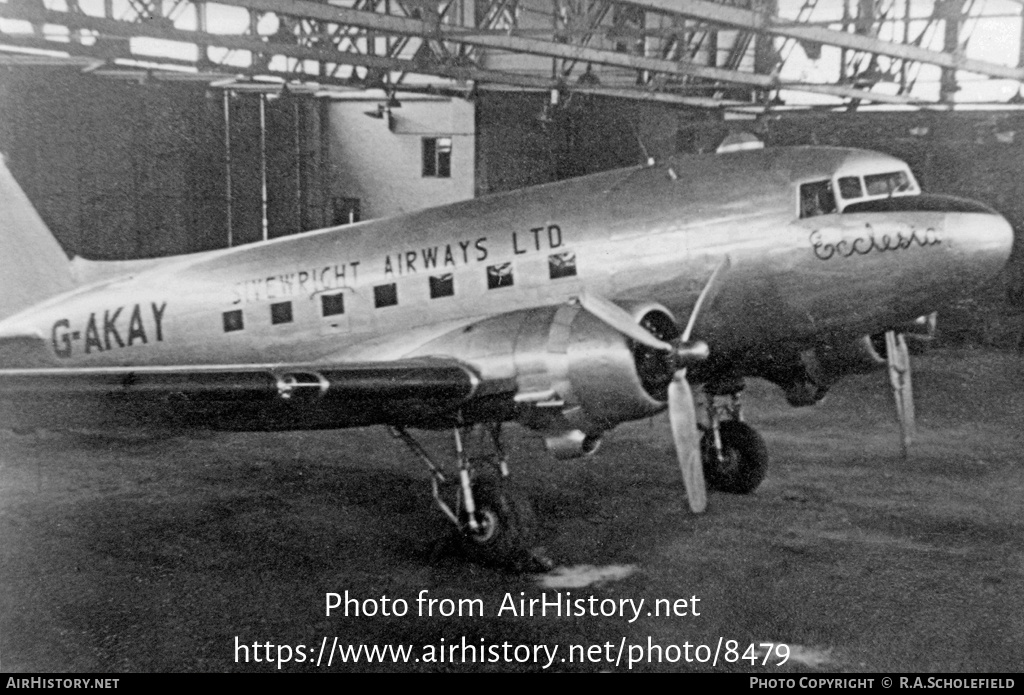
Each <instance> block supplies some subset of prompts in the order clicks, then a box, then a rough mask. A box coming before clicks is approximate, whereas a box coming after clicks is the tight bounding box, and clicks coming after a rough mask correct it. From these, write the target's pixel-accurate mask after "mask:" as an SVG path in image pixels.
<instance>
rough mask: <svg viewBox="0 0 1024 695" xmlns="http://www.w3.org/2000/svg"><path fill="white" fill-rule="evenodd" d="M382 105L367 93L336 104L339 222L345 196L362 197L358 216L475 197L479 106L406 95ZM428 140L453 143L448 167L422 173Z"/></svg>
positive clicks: (334, 172)
mask: <svg viewBox="0 0 1024 695" xmlns="http://www.w3.org/2000/svg"><path fill="white" fill-rule="evenodd" d="M383 105H384V104H383V102H382V100H380V99H365V98H363V99H352V100H340V101H332V102H330V106H329V110H330V111H329V112H330V120H329V122H330V146H331V153H332V156H331V172H330V179H331V184H330V186H331V191H332V195H333V201H332V208H333V210H335V211H336V212H335V219H334V221H335V222H337V223H341V222H344V221H345V220H344V219H342V215H339V214H337V213H340V212H341V211H342V210H343V209H344V206H345V203H344V201H346V200H347V201H358V208H359V217H360V218H362V219H370V218H375V217H387V216H390V215H397V214H401V213H404V212H412V211H413V210H420V209H422V208H426V207H431V206H433V205H443V204H445V203H453V202H456V201H459V200H466V199H467V198H472V197H473V186H474V181H475V178H476V172H475V166H476V164H475V160H476V123H475V116H474V108H473V104H472V103H471V102H468V101H465V100H462V99H448V98H440V97H428V96H423V97H418V96H405V95H402V96H401V102H400V103H399V104H398V105H396V106H395V107H394V108H389V109H387V110H385V109H383V108H382V107H383ZM426 140H432V141H435V143H436V141H438V140H450V141H451V142H450V143H449V144H450V153H449V154H450V160H449V163H448V165H449V166H448V169H447V171H445V170H442V171H437V170H436V167H435V170H434V171H432V172H429V173H428V172H425V171H424V166H425V165H424V148H425V147H427V145H425V143H424V141H426ZM437 155H438V153H437V152H436V151H435V156H437ZM446 174H447V175H446ZM350 205H353V206H354V205H355V203H354V202H352V203H350Z"/></svg>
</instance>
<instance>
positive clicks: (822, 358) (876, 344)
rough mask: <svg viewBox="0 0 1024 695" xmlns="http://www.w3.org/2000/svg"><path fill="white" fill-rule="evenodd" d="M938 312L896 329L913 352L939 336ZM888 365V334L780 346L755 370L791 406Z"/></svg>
mask: <svg viewBox="0 0 1024 695" xmlns="http://www.w3.org/2000/svg"><path fill="white" fill-rule="evenodd" d="M935 329H936V318H935V314H929V315H926V316H922V317H920V318H918V319H917V320H915V321H914V322H912V323H910V324H907V325H906V326H901V327H898V328H896V330H897V331H898V332H900V333H903V334H904V336H905V337H906V339H907V345H908V349H909V350H910V352H911V353H914V354H920V352H923V351H924V350H925V349H926V348H927V346H928V345H929V344H930V342H931V341H932V340H933V339H934V337H935ZM885 366H886V354H885V333H884V332H883V333H877V334H874V335H864V336H860V337H859V338H843V339H837V340H834V341H832V342H827V343H821V344H819V345H818V346H816V347H814V348H812V349H809V350H803V351H801V350H798V349H796V348H790V349H786V348H784V347H782V348H778V349H776V350H774V351H772V352H771V354H770V355H769V356H768V357H767V358H765V359H762V360H759V361H758V362H757V363H756V364H755V366H754V367H753V368H752V369H751V371H750V374H751V375H752V376H760V377H763V378H765V379H768V380H769V381H771V382H772V383H774V384H776V385H778V386H779V387H781V388H782V390H783V391H784V392H785V394H786V400H787V401H788V402H789V404H790V405H794V406H804V405H813V404H814V403H817V402H819V401H820V400H821V399H822V398H824V397H825V394H826V393H827V392H828V389H829V388H830V387H831V386H832V385H833V384H834V383H836V382H837V381H839V379H841V378H843V377H844V376H847V375H849V374H864V373H867V372H872V371H875V370H878V369H884V368H885Z"/></svg>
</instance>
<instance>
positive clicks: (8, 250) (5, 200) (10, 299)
mask: <svg viewBox="0 0 1024 695" xmlns="http://www.w3.org/2000/svg"><path fill="white" fill-rule="evenodd" d="M74 286H75V282H74V280H73V278H72V275H71V266H70V264H69V262H68V257H67V254H65V253H64V250H63V249H62V248H61V246H60V244H59V243H57V240H56V239H54V238H53V235H52V234H51V233H50V230H49V229H47V227H46V224H45V223H44V222H43V220H42V218H41V217H39V213H37V212H36V210H35V208H34V207H32V202H31V201H30V200H29V199H28V196H27V195H25V192H24V191H23V190H21V187H20V186H19V185H18V182H17V181H15V180H14V176H13V175H12V174H11V172H10V170H9V169H8V168H7V164H6V163H5V162H4V161H3V157H2V156H0V319H4V318H6V317H8V316H10V315H11V314H14V313H17V312H18V311H21V310H22V309H25V308H27V307H29V306H32V305H33V304H36V303H38V302H41V301H42V300H44V299H47V298H49V297H52V296H54V295H56V294H60V293H61V292H65V291H67V290H70V289H72V288H73V287H74Z"/></svg>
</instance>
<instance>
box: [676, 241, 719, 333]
mask: <svg viewBox="0 0 1024 695" xmlns="http://www.w3.org/2000/svg"><path fill="white" fill-rule="evenodd" d="M730 265H732V261H731V260H729V257H728V256H726V257H725V258H723V259H722V262H721V263H719V264H718V267H717V268H715V270H714V272H713V273H711V277H710V278H708V281H707V282H706V283H705V284H704V289H702V290H701V291H700V296H699V297H697V303H696V304H694V305H693V311H691V312H690V320H689V321H687V322H686V328H684V329H683V333H682V335H680V336H679V340H680V341H681V342H684V343H685V342H687V341H688V340H690V333H692V332H693V325H694V324H695V323H697V316H699V315H700V312H701V309H703V308H704V304H705V303H707V302H709V301H711V300H712V299H714V296H715V295H716V294H718V290H719V289H720V288H721V284H720V282H719V281H720V280H721V279H722V276H724V275H725V271H726V270H728V269H729V266H730Z"/></svg>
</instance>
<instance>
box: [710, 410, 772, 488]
mask: <svg viewBox="0 0 1024 695" xmlns="http://www.w3.org/2000/svg"><path fill="white" fill-rule="evenodd" d="M719 432H720V434H721V437H722V461H721V463H720V462H719V461H718V458H717V457H716V456H715V438H714V432H712V431H711V430H708V431H706V432H705V433H704V436H703V437H702V438H701V440H700V453H701V460H702V461H703V463H704V478H705V480H707V485H708V487H709V488H711V489H712V490H718V491H720V492H731V493H734V494H739V495H746V494H749V493H751V492H753V491H754V490H756V489H757V486H758V485H760V484H761V481H762V480H764V477H765V475H766V474H767V473H768V447H767V446H766V445H765V443H764V439H763V438H762V437H761V435H760V434H758V433H757V430H755V429H754V428H753V427H751V426H750V425H747V424H746V423H743V422H736V421H734V420H727V421H725V422H723V423H721V425H720V426H719Z"/></svg>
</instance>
